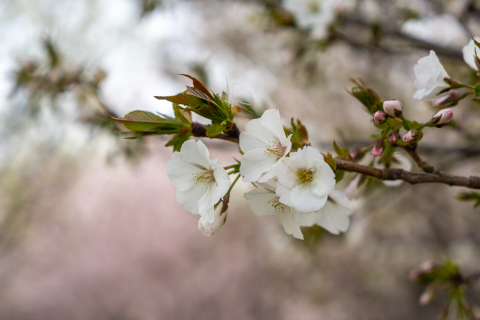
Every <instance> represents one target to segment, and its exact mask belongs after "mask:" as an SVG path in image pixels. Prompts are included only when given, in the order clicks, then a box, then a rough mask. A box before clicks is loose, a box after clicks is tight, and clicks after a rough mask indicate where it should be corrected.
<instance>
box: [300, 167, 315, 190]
mask: <svg viewBox="0 0 480 320" xmlns="http://www.w3.org/2000/svg"><path fill="white" fill-rule="evenodd" d="M297 177H298V179H297V181H298V184H300V185H305V186H308V183H309V182H312V180H313V173H312V170H306V169H305V170H298V171H297Z"/></svg>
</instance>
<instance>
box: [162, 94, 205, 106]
mask: <svg viewBox="0 0 480 320" xmlns="http://www.w3.org/2000/svg"><path fill="white" fill-rule="evenodd" d="M154 97H155V99H158V100H167V101H170V102H173V103H178V104H183V105H184V106H188V107H197V106H201V105H205V104H206V102H205V100H202V99H199V98H197V97H195V96H192V95H188V94H186V93H184V92H182V93H179V94H177V95H176V96H165V97H163V96H154Z"/></svg>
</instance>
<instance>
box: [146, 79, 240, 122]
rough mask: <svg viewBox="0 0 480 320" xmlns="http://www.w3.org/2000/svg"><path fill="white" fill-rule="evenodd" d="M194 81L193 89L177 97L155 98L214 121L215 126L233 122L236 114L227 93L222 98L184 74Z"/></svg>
mask: <svg viewBox="0 0 480 320" xmlns="http://www.w3.org/2000/svg"><path fill="white" fill-rule="evenodd" d="M182 76H185V77H187V78H190V79H191V80H192V81H193V87H189V86H187V90H185V91H184V92H182V93H179V94H177V95H175V96H155V98H156V99H159V100H167V101H170V102H173V103H176V104H180V105H183V106H185V107H186V109H185V110H187V111H191V112H195V113H197V114H199V115H201V116H202V117H204V118H207V119H210V120H212V122H214V124H215V123H216V124H221V123H223V122H224V121H227V120H233V118H234V117H235V115H236V112H235V111H234V110H233V108H232V106H231V104H230V102H229V100H228V96H227V94H226V93H223V94H222V96H221V97H220V96H219V95H218V94H215V93H213V92H211V91H210V90H209V89H208V88H207V87H206V86H205V85H204V84H203V83H202V82H201V81H200V80H198V79H196V78H194V77H192V76H189V75H186V74H182Z"/></svg>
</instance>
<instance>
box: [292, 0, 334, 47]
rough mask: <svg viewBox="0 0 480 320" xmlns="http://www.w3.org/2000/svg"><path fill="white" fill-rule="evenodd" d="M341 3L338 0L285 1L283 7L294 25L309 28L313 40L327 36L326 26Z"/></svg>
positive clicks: (331, 20)
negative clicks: (291, 16) (291, 17)
mask: <svg viewBox="0 0 480 320" xmlns="http://www.w3.org/2000/svg"><path fill="white" fill-rule="evenodd" d="M341 2H342V1H338V0H285V1H284V2H283V6H284V7H285V8H286V9H287V10H288V11H290V13H291V14H292V15H293V16H294V17H295V21H296V23H297V24H298V25H299V26H301V27H304V28H311V29H312V34H313V36H314V37H315V38H324V37H325V36H326V35H327V30H328V25H329V24H330V23H332V22H333V20H334V19H335V16H336V9H337V8H339V6H340V5H341Z"/></svg>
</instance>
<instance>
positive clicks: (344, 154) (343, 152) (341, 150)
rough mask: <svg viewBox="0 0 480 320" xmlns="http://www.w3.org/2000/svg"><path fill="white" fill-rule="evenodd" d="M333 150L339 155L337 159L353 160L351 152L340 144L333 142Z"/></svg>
mask: <svg viewBox="0 0 480 320" xmlns="http://www.w3.org/2000/svg"><path fill="white" fill-rule="evenodd" d="M333 149H334V150H335V153H336V154H337V158H340V159H344V160H352V159H351V156H350V150H348V148H346V147H339V146H338V144H337V143H336V142H335V140H334V141H333Z"/></svg>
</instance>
